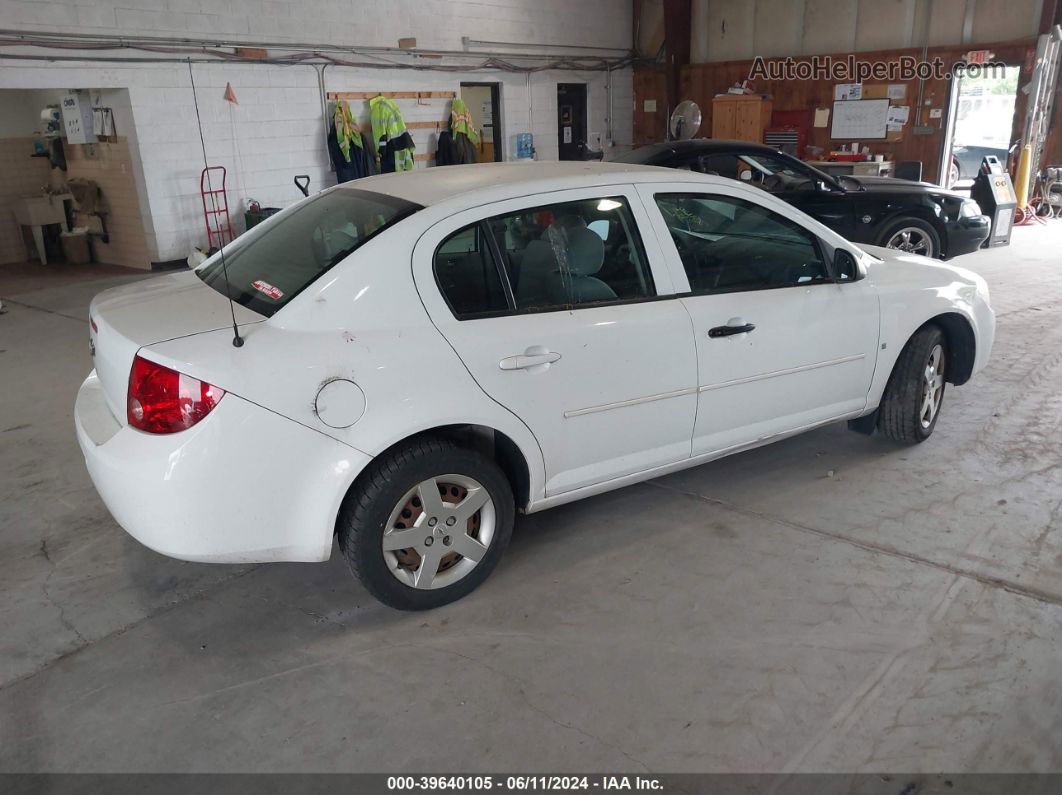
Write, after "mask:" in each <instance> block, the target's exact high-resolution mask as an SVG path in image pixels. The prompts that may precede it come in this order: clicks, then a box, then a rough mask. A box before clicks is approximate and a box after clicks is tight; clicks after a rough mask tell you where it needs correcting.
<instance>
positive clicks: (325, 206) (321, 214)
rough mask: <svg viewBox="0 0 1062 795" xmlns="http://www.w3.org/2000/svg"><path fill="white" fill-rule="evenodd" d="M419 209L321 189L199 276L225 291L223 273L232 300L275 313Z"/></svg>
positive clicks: (239, 243)
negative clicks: (357, 250) (377, 235)
mask: <svg viewBox="0 0 1062 795" xmlns="http://www.w3.org/2000/svg"><path fill="white" fill-rule="evenodd" d="M419 209H420V205H417V204H412V203H411V202H407V201H404V200H402V199H397V198H395V197H393V196H386V195H384V194H381V193H371V192H369V191H364V190H355V189H352V188H338V189H334V190H329V191H324V192H322V193H318V194H317V195H316V196H314V197H313V198H312V199H310V200H308V201H306V202H303V203H302V204H300V205H299V206H298V207H295V208H294V209H292V210H291V211H290V212H288V213H285V214H284V215H282V216H281V217H279V218H277V219H275V220H272V221H270V222H269V227H268V228H265V229H263V230H262V233H261V234H260V235H258V236H257V237H253V238H251V239H250V240H242V241H241V240H239V239H238V240H236V242H235V244H233V245H232V246H231V251H230V250H229V249H226V250H225V261H224V266H225V267H224V270H223V269H222V260H221V257H214V258H213V259H212V260H211V261H210V262H208V263H205V264H203V265H202V266H200V267H199V268H198V269H197V270H196V274H197V275H198V276H199V278H200V279H202V280H203V281H204V282H206V283H207V284H208V285H209V286H210V287H213V288H214V289H215V290H217V291H218V292H219V293H221V294H222V295H224V294H225V271H228V282H229V285H230V286H231V295H232V300H234V301H236V302H237V303H239V304H243V305H244V306H246V307H248V308H249V309H253V310H254V311H255V312H259V313H260V314H263V315H266V316H267V317H268V316H271V315H273V314H274V313H275V312H276V311H277V310H279V309H280V308H281V307H282V306H284V304H286V303H287V302H288V301H290V300H291V299H292V298H294V297H295V296H296V295H298V294H299V292H301V291H302V290H303V289H304V288H306V287H307V286H308V285H310V284H311V283H313V282H314V281H315V280H316V279H317V277H318V276H320V275H321V274H322V273H324V272H325V271H327V270H328V269H329V268H331V267H332V266H333V265H337V264H339V263H340V262H342V261H343V260H344V259H346V257H347V256H348V255H349V254H351V253H353V252H354V250H355V249H357V248H358V247H359V246H361V245H362V244H363V243H365V241H366V240H368V239H369V238H371V237H373V236H374V235H376V234H378V233H380V232H382V231H383V230H384V229H386V228H388V227H389V226H391V225H393V224H396V223H398V222H399V221H401V220H402V219H403V218H406V217H407V216H409V215H411V214H412V213H414V212H416V211H417V210H419Z"/></svg>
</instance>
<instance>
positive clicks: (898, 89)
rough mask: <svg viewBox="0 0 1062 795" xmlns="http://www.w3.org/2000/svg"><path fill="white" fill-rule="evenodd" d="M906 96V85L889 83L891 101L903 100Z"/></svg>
mask: <svg viewBox="0 0 1062 795" xmlns="http://www.w3.org/2000/svg"><path fill="white" fill-rule="evenodd" d="M906 96H907V84H906V83H889V99H903V98H904V97H906Z"/></svg>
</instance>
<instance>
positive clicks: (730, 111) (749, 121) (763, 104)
mask: <svg viewBox="0 0 1062 795" xmlns="http://www.w3.org/2000/svg"><path fill="white" fill-rule="evenodd" d="M770 124H771V101H770V100H769V99H766V98H765V97H759V96H754V95H752V94H722V95H720V96H718V97H716V98H715V99H713V100H712V138H717V139H724V140H732V141H754V142H756V143H758V144H762V143H763V131H764V130H765V129H766V128H767V127H769V126H770Z"/></svg>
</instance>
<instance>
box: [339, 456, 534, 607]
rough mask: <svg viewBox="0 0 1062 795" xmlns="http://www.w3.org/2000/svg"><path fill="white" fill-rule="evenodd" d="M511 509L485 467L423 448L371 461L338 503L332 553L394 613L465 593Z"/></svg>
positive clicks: (486, 568)
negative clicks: (338, 549) (339, 553)
mask: <svg viewBox="0 0 1062 795" xmlns="http://www.w3.org/2000/svg"><path fill="white" fill-rule="evenodd" d="M514 514H515V509H514V505H513V493H512V489H511V488H510V486H509V482H508V480H506V478H505V475H504V474H503V473H502V471H501V470H500V469H499V468H498V466H497V465H496V464H495V463H494V462H493V461H491V460H490V459H489V458H487V457H485V456H483V455H481V454H480V453H477V452H475V451H474V450H469V449H467V448H464V447H460V446H459V445H457V444H455V443H453V442H451V441H449V440H446V439H441V438H423V439H418V440H414V441H412V442H410V443H409V444H406V445H403V446H401V447H398V448H396V449H394V450H392V451H390V452H388V453H385V454H384V455H382V456H380V457H379V458H377V459H376V460H375V461H373V463H372V464H371V465H370V467H369V468H368V469H367V470H366V471H365V473H364V474H363V475H362V476H361V478H360V479H359V480H358V482H357V483H356V484H355V486H354V488H353V489H351V491H350V493H349V494H348V495H347V497H346V499H345V500H344V502H343V508H342V511H341V512H340V517H339V544H340V547H341V548H342V550H343V554H344V555H345V556H346V558H347V561H348V563H349V564H350V567H351V569H352V570H353V572H354V575H355V576H356V577H357V578H358V579H359V580H361V582H362V584H363V585H364V586H365V588H366V589H367V590H368V591H369V593H371V594H372V595H373V596H375V597H376V598H377V599H379V600H380V601H381V602H383V603H384V604H386V605H389V606H391V607H395V608H398V609H399V610H427V609H430V608H433V607H440V606H441V605H444V604H447V603H449V602H453V601H454V600H456V599H460V598H461V597H462V596H465V595H466V594H468V593H470V592H472V591H473V590H474V589H475V588H476V587H477V586H478V585H479V584H480V583H482V582H483V581H484V580H485V579H487V576H488V575H489V574H490V573H491V571H492V570H493V569H494V567H495V566H496V565H497V563H498V560H499V558H501V555H502V552H504V551H505V547H506V546H508V544H509V537H510V536H511V535H512V530H513V519H514Z"/></svg>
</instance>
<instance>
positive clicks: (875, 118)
mask: <svg viewBox="0 0 1062 795" xmlns="http://www.w3.org/2000/svg"><path fill="white" fill-rule="evenodd" d="M888 115H889V100H887V99H857V100H847V101H843V102H834V103H833V125H832V126H831V127H830V137H831V138H840V139H851V140H853V141H862V140H865V139H871V138H884V137H885V124H886V119H887V118H888Z"/></svg>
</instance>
